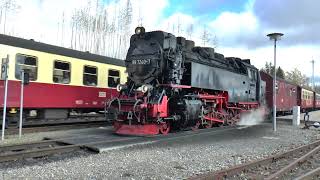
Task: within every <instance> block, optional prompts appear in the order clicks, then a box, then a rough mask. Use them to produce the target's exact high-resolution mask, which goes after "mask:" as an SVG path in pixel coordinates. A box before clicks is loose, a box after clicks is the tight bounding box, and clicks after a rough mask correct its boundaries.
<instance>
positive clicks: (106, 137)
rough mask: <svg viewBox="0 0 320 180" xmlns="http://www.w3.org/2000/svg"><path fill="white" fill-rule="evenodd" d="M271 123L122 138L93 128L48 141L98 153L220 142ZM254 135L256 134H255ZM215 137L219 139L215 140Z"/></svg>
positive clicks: (106, 129)
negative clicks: (152, 145) (209, 141)
mask: <svg viewBox="0 0 320 180" xmlns="http://www.w3.org/2000/svg"><path fill="white" fill-rule="evenodd" d="M270 128H271V126H270V124H269V123H266V124H261V125H256V126H248V127H247V126H238V127H219V128H212V129H201V130H197V131H191V130H190V131H183V132H178V133H172V134H169V135H156V136H148V137H137V136H120V135H116V134H114V133H113V130H112V128H91V129H86V130H81V131H77V132H71V133H64V134H63V135H59V134H57V135H55V136H49V137H46V139H53V140H58V141H61V142H63V143H68V144H77V145H83V146H84V147H86V148H88V149H90V150H93V151H95V152H98V153H102V152H106V151H109V150H115V149H119V148H128V147H133V146H138V145H147V144H155V143H158V144H168V143H177V144H179V143H181V142H185V141H193V139H194V140H196V142H201V139H207V138H203V137H208V136H210V137H214V138H213V139H212V140H213V141H215V140H216V141H217V140H220V138H221V137H224V136H225V135H226V134H234V135H236V134H237V133H244V132H245V133H246V132H258V133H260V132H263V129H270ZM253 135H254V133H253ZM215 137H219V138H217V139H215Z"/></svg>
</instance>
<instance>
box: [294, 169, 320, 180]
mask: <svg viewBox="0 0 320 180" xmlns="http://www.w3.org/2000/svg"><path fill="white" fill-rule="evenodd" d="M316 175H320V167H318V168H316V169H313V170H311V171H309V172H307V173H306V174H304V175H302V176H299V177H297V178H296V179H295V180H305V179H312V178H313V177H314V176H316Z"/></svg>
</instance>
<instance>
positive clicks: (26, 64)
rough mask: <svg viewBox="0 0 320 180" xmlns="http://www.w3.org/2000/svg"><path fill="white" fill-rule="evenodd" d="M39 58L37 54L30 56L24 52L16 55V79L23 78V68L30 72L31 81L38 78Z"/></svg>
mask: <svg viewBox="0 0 320 180" xmlns="http://www.w3.org/2000/svg"><path fill="white" fill-rule="evenodd" d="M37 59H38V58H37V57H35V56H29V55H24V54H17V55H16V67H15V77H16V79H21V70H24V71H27V72H28V73H29V79H30V81H36V80H37V73H38V63H37V61H38V60H37Z"/></svg>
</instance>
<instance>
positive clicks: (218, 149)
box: [0, 124, 319, 180]
mask: <svg viewBox="0 0 320 180" xmlns="http://www.w3.org/2000/svg"><path fill="white" fill-rule="evenodd" d="M270 127H271V125H270V126H268V128H264V129H259V128H251V129H250V130H249V129H248V131H247V130H246V129H241V130H238V131H236V132H231V133H222V134H219V135H210V134H207V135H205V136H196V137H189V138H186V139H177V140H175V141H170V142H166V141H162V142H159V143H155V144H148V145H139V146H134V147H130V148H122V149H117V150H110V151H108V152H105V153H102V154H93V153H88V152H83V151H79V152H78V151H77V152H74V153H67V154H63V155H55V156H53V157H46V158H42V159H36V160H34V159H30V160H24V161H17V162H13V163H12V162H11V163H6V164H0V180H1V178H2V179H17V178H19V179H185V178H187V177H190V176H194V175H197V174H201V173H205V172H209V171H213V170H219V169H222V168H226V167H228V166H232V165H235V164H240V163H244V162H248V161H251V160H255V159H260V158H263V157H267V156H269V155H271V154H275V153H279V152H284V151H286V150H288V149H291V148H294V147H297V146H299V145H302V144H307V143H310V142H312V141H315V140H317V139H319V135H318V133H319V131H318V130H317V129H310V130H302V129H300V128H297V127H292V126H289V125H285V124H281V125H279V126H278V131H277V132H276V133H274V132H273V131H272V129H271V128H270Z"/></svg>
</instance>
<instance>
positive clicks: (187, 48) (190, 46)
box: [186, 40, 194, 51]
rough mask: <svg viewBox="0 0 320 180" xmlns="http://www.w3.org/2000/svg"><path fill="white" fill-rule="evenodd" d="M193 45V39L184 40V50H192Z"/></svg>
mask: <svg viewBox="0 0 320 180" xmlns="http://www.w3.org/2000/svg"><path fill="white" fill-rule="evenodd" d="M193 47H194V41H191V40H186V50H187V51H192V48H193Z"/></svg>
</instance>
